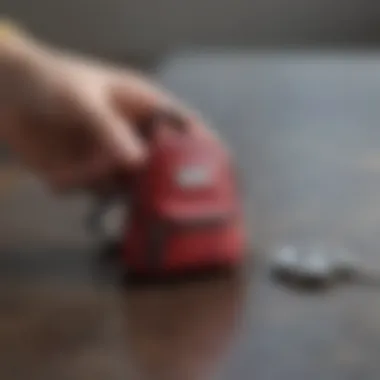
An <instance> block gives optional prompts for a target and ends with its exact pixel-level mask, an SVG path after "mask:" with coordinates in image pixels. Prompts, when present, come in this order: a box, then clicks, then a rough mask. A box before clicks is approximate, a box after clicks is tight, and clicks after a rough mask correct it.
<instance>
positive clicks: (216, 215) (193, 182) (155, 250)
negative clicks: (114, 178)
mask: <svg viewBox="0 0 380 380" xmlns="http://www.w3.org/2000/svg"><path fill="white" fill-rule="evenodd" d="M144 132H145V136H146V138H147V141H148V144H149V152H150V156H149V160H148V163H147V165H146V167H145V169H144V170H143V171H141V172H139V173H137V174H136V175H134V177H133V180H132V181H131V184H130V186H131V189H130V191H131V213H130V217H129V218H128V225H127V226H126V235H125V236H124V237H123V239H124V240H123V244H122V258H121V259H122V262H124V263H125V265H126V267H127V270H128V271H131V272H133V273H141V274H165V273H169V272H182V271H189V270H192V269H202V268H207V267H215V266H221V265H222V266H224V265H228V266H229V265H234V264H237V263H240V262H241V260H242V257H243V254H244V251H245V248H246V247H245V245H246V237H245V231H244V222H243V215H242V205H241V196H240V194H239V191H238V186H237V180H236V179H237V175H236V172H235V168H234V167H233V165H232V161H231V158H230V156H229V154H228V152H227V151H226V149H225V148H224V147H222V146H221V144H220V143H219V142H218V141H217V140H216V139H211V138H206V139H205V138H204V137H199V136H196V135H194V134H191V133H188V130H187V128H186V126H185V125H184V122H183V121H182V120H179V119H178V118H176V117H172V116H170V115H169V116H168V115H162V116H161V117H158V118H156V119H155V120H154V122H153V123H151V124H150V126H149V128H147V129H146V130H145V131H144Z"/></svg>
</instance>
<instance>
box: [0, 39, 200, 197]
mask: <svg viewBox="0 0 380 380" xmlns="http://www.w3.org/2000/svg"><path fill="white" fill-rule="evenodd" d="M0 87H1V89H0V134H1V138H2V139H3V141H4V142H6V143H7V144H8V145H9V147H10V148H11V150H12V151H13V152H14V153H15V154H16V155H17V156H18V157H19V158H20V159H21V160H22V161H23V162H24V163H25V164H26V165H27V166H28V167H29V168H30V169H31V170H32V171H34V172H35V173H36V174H37V175H38V176H40V177H41V178H42V179H44V180H45V181H46V182H47V183H48V184H49V185H50V186H51V187H52V188H53V189H55V190H60V191H61V190H65V189H66V190H67V189H74V188H82V187H88V186H91V184H94V183H101V182H106V181H107V180H108V178H109V177H110V176H111V175H112V173H113V172H114V170H115V169H116V168H125V169H130V168H132V167H136V166H139V165H143V163H144V160H145V158H146V155H147V152H146V149H145V146H144V142H143V141H142V140H141V139H140V138H139V134H138V133H137V130H136V128H137V125H138V121H139V120H140V119H141V118H142V117H144V116H146V115H149V113H151V112H154V111H155V110H156V109H161V108H164V109H165V108H167V107H169V108H170V109H175V110H176V111H178V112H179V113H180V114H181V115H183V116H184V117H188V118H189V119H192V118H194V120H195V118H197V116H195V114H194V113H193V112H190V111H189V110H188V109H187V108H185V107H184V106H183V105H182V104H180V103H179V102H178V101H177V100H176V99H174V98H173V97H171V96H170V95H169V94H167V93H166V92H165V91H164V90H162V89H160V88H159V87H158V86H156V85H154V84H153V82H151V81H149V80H148V79H147V78H145V77H144V76H142V75H140V74H138V73H135V72H132V71H131V70H122V69H119V68H115V67H111V66H110V65H106V64H103V63H100V62H95V61H91V60H86V59H84V58H81V57H77V56H72V55H69V54H65V53H63V52H60V51H54V49H52V48H50V47H46V46H44V45H42V44H41V43H39V42H36V41H34V40H33V39H32V38H30V37H26V36H21V35H20V36H15V37H14V38H13V39H12V38H11V39H8V40H7V41H5V42H3V44H2V45H1V43H0ZM195 124H197V123H195ZM195 124H194V125H195ZM198 125H199V124H198ZM197 132H202V131H201V130H200V129H199V130H198V131H197ZM203 132H205V131H203Z"/></svg>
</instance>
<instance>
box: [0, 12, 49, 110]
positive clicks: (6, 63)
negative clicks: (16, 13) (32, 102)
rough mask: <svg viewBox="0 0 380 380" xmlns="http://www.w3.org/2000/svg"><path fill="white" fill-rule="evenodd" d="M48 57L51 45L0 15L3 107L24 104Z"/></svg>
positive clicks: (0, 86) (0, 73)
mask: <svg viewBox="0 0 380 380" xmlns="http://www.w3.org/2000/svg"><path fill="white" fill-rule="evenodd" d="M48 57H49V53H48V49H45V48H44V47H43V46H42V44H40V43H38V42H37V41H35V40H34V38H33V36H32V35H30V34H28V33H27V32H26V31H24V30H22V29H21V28H19V27H18V26H17V25H16V24H13V23H11V22H8V21H2V20H1V19H0V107H4V106H5V107H7V106H16V107H18V106H20V105H21V103H22V102H23V101H24V100H25V99H24V97H28V95H30V94H31V92H30V90H32V89H31V86H32V87H33V85H34V82H35V79H36V75H37V73H41V72H44V66H46V64H47V62H48ZM41 69H42V70H41Z"/></svg>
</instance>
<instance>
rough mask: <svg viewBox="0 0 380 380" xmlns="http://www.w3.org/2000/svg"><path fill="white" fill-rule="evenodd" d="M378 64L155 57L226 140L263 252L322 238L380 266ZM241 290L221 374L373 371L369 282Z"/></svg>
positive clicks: (378, 328)
mask: <svg viewBox="0 0 380 380" xmlns="http://www.w3.org/2000/svg"><path fill="white" fill-rule="evenodd" d="M379 65H380V59H379V57H377V56H376V55H367V56H356V55H349V54H342V55H335V56H334V55H328V54H327V55H321V54H317V53H315V54H292V55H287V54H279V53H278V54H276V53H265V54H250V53H244V52H235V53H224V52H215V53H210V52H203V53H202V52H193V53H192V52H186V53H184V54H179V55H176V56H174V57H172V58H170V59H168V60H167V62H166V63H165V65H163V67H162V69H161V71H160V77H161V79H162V81H163V82H164V84H165V85H166V86H168V87H169V88H170V89H172V90H173V91H175V92H176V93H177V94H178V95H180V96H182V97H183V98H184V99H185V100H186V101H188V102H189V103H191V104H192V105H194V106H195V107H196V108H198V109H200V110H202V111H203V113H204V115H206V116H207V117H209V119H210V122H211V123H212V124H213V125H214V126H215V127H216V128H218V129H219V130H220V132H221V135H222V136H223V137H224V138H225V139H226V140H227V141H228V143H229V144H230V145H231V147H232V148H233V149H234V152H235V153H236V157H237V159H238V161H239V163H240V167H241V170H242V172H243V175H244V178H245V182H246V186H247V191H246V197H247V199H246V204H247V208H246V211H247V214H248V217H249V220H250V222H251V224H252V231H251V237H252V242H253V244H254V246H255V247H259V248H261V249H260V250H261V251H263V252H266V253H270V252H271V250H273V249H274V248H275V247H276V246H278V245H281V244H288V243H291V244H295V245H301V246H302V244H314V243H321V242H322V243H324V244H325V245H326V246H327V249H330V250H331V251H332V252H333V251H334V250H335V249H340V248H342V247H344V248H345V249H348V250H352V251H354V252H355V253H357V254H358V255H359V256H360V258H361V259H362V260H363V261H364V262H366V263H367V264H368V265H380V260H379V257H380V256H379V253H378V247H379V242H380V240H379V239H380V238H379V236H380V234H379V232H380V223H379V220H380V209H379V207H378V206H377V205H378V204H379V201H380V192H379V189H380V150H379V148H380V140H379V137H380V129H379V120H380V107H379V104H380V66H379ZM379 268H380V266H379ZM249 294H250V295H249V296H248V298H247V299H246V301H245V302H246V303H245V306H243V305H242V309H243V310H246V313H247V314H246V315H249V317H248V318H246V319H245V320H246V324H242V325H241V329H240V339H239V342H238V343H237V344H236V346H234V348H233V349H232V354H231V356H230V360H229V361H228V363H229V364H228V365H226V367H227V368H226V374H225V375H221V378H223V379H232V378H234V379H239V380H240V379H242V380H243V379H247V380H248V379H251V378H255V379H263V380H264V379H271V380H275V379H282V380H283V379H305V378H308V379H321V378H324V379H330V378H331V379H335V380H336V379H348V378H350V379H351V378H352V379H354V378H358V377H359V376H361V377H363V378H367V379H375V378H377V377H378V376H379V375H380V366H379V365H378V363H377V354H376V352H377V350H378V349H379V348H380V324H379V323H376V322H375V321H376V315H377V314H378V311H379V310H380V309H379V307H380V303H378V294H377V293H376V290H373V289H372V290H368V289H363V288H361V289H358V288H347V289H336V290H335V291H334V292H332V293H329V294H326V295H318V296H316V295H314V296H311V295H300V294H291V293H289V292H287V291H284V290H280V289H276V288H275V287H273V286H271V285H270V284H269V283H268V282H267V281H265V280H261V281H258V282H257V283H255V284H254V285H253V284H252V285H251V287H250V291H249ZM243 314H244V313H243Z"/></svg>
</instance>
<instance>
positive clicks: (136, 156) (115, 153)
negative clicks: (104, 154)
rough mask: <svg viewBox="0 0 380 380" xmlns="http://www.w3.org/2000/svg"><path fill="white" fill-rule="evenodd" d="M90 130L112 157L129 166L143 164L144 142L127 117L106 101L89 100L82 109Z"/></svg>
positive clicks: (144, 155) (144, 154)
mask: <svg viewBox="0 0 380 380" xmlns="http://www.w3.org/2000/svg"><path fill="white" fill-rule="evenodd" d="M81 108H82V109H81V113H82V116H83V118H84V120H85V124H86V125H87V126H88V128H91V131H90V132H91V133H94V137H95V138H96V140H97V141H99V144H100V145H101V146H103V147H104V148H105V149H106V151H108V152H109V154H110V157H111V158H114V159H116V160H117V161H118V162H119V163H121V164H123V165H127V166H136V165H139V164H141V163H142V162H143V161H144V159H145V157H146V150H145V147H144V144H143V141H142V140H141V139H140V138H139V136H138V135H137V133H136V132H135V129H134V127H133V125H132V123H131V122H130V121H129V120H128V118H127V117H126V115H122V114H120V113H118V111H117V110H116V109H114V108H113V107H112V106H111V105H110V104H109V103H108V102H106V101H94V100H93V99H92V100H91V99H88V100H86V101H85V103H84V104H83V105H82V107H81Z"/></svg>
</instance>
